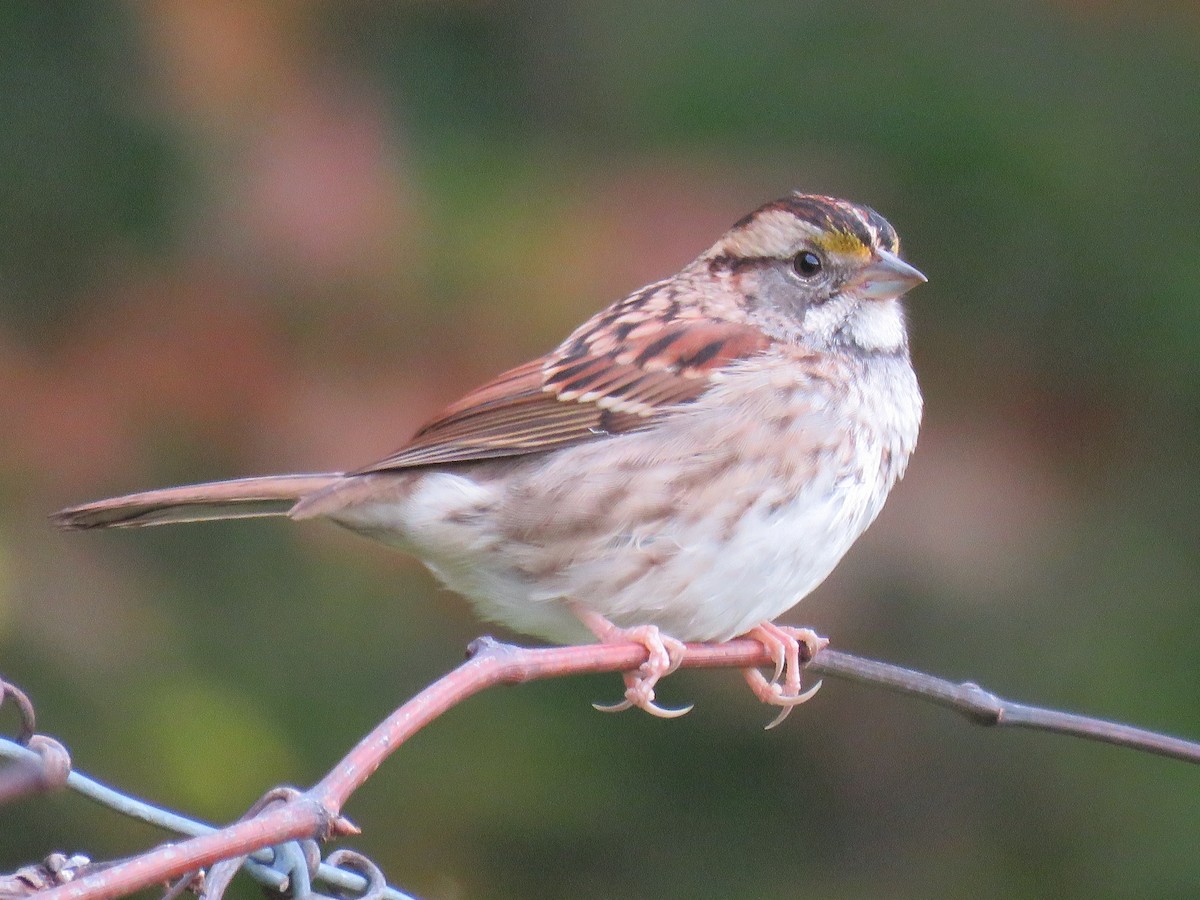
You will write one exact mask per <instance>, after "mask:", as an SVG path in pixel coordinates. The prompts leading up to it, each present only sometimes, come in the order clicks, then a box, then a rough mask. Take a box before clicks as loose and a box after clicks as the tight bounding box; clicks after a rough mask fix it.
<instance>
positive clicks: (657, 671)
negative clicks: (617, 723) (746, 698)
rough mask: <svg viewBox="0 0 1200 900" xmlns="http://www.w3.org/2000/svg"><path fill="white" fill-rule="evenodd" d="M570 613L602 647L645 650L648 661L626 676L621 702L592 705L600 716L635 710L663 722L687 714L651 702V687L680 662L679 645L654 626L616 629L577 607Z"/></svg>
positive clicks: (672, 670) (652, 690)
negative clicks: (627, 644) (626, 645)
mask: <svg viewBox="0 0 1200 900" xmlns="http://www.w3.org/2000/svg"><path fill="white" fill-rule="evenodd" d="M572 610H573V611H574V613H575V615H577V616H578V617H579V620H580V621H581V622H583V624H584V625H586V626H587V629H588V630H589V631H590V632H591V633H592V634H594V635H595V636H596V637H597V638H599V640H600V642H601V643H604V644H618V643H625V642H629V641H634V642H637V643H639V644H641V645H642V646H643V647H645V648H646V651H647V653H648V654H649V657H648V658H647V659H646V661H645V662H644V663H642V665H641V666H640V667H639V668H638V670H637V671H636V672H626V673H624V675H623V676H622V677H623V678H624V679H625V699H624V700H622V701H621V702H620V703H614V704H613V705H611V706H604V705H602V704H599V703H593V704H592V705H593V706H595V707H596V709H598V710H600V711H601V712H620V711H621V710H625V709H630V708H632V707H635V706H636V707H637V708H638V709H642V710H645V711H646V712H648V713H650V715H652V716H658V717H659V718H663V719H674V718H676V717H677V716H682V715H684V714H685V713H688V712H691V709H692V707H691V706H685V707H683V708H682V709H666V708H664V707H662V706H659V705H657V704H656V703H655V702H654V685H655V684H657V683H658V680H659V679H660V678H662V677H663V676H664V675H670V674H671V673H672V672H674V671H675V670H676V669H678V668H679V664H680V663H681V662H683V654H684V649H685V648H684V645H683V642H682V641H677V640H675V638H672V637H667V636H666V635H665V634H663V633H662V632H660V631H659V630H658V627H657V626H655V625H638V626H635V627H633V628H620V627H618V626H616V625H614V624H613V623H612V622H610V621H608V619H606V618H604V616H602V615H600V614H599V613H595V612H592V611H591V610H589V609H584V608H583V607H582V606H579V605H578V604H572Z"/></svg>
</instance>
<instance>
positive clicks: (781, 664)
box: [744, 622, 829, 730]
mask: <svg viewBox="0 0 1200 900" xmlns="http://www.w3.org/2000/svg"><path fill="white" fill-rule="evenodd" d="M747 636H748V637H752V638H754V639H755V640H757V641H758V642H759V643H761V644H762V645H763V647H764V648H766V650H767V652H769V653H770V654H771V657H772V658H773V659H774V661H775V675H774V677H772V678H771V679H770V680H768V679H767V678H766V676H764V675H763V673H762V672H760V671H759V670H758V669H754V668H751V669H746V670H744V675H745V677H746V681H747V683H748V684H749V685H750V690H751V691H753V692H754V696H756V697H757V698H758V699H759V700H760V701H762V702H763V703H767V704H769V705H771V706H780V707H783V708H782V709H781V710H780V712H779V715H777V716H776V717H775V718H774V719H772V720H771V722H770V724H768V725H767V729H768V730H769V729H771V728H774V727H775V726H776V725H778V724H779V723H780V722H782V721H783V720H784V719H786V718H787V717H788V714H789V713H790V712H791V711H792V709H793V708H794V707H797V706H799V705H800V704H801V703H805V702H807V701H808V700H810V699H812V696H813V694H815V693H816V692H817V690H818V689H819V688H820V687H821V682H819V681H818V682H817V683H816V684H815V685H813V686H812V687H811V688H809V689H808V690H806V691H801V690H800V676H801V672H802V670H803V663H801V661H800V645H801V644H804V647H805V651H806V653H805V655H806V657H807V659H806V662H807V661H810V660H812V658H813V657H814V656H816V655H817V653H819V652H820V651H821V650H823V649H824V648H825V647H826V646H827V645H828V644H829V641H828V640H827V639H826V638H823V637H821V636H820V635H818V634H817V633H816V632H814V631H812V630H811V629H808V628H788V627H784V626H780V625H775V624H773V623H771V622H764V623H763V624H761V625H759V626H757V627H755V628H753V629H751V630H750V631H749V632H748V633H747ZM781 678H782V680H783V683H782V684H780V679H781Z"/></svg>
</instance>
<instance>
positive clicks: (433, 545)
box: [54, 194, 925, 714]
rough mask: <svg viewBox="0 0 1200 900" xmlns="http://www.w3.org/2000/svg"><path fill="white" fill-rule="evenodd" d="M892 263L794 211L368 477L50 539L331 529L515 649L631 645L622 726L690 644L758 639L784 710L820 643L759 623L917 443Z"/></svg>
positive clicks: (156, 502)
mask: <svg viewBox="0 0 1200 900" xmlns="http://www.w3.org/2000/svg"><path fill="white" fill-rule="evenodd" d="M898 249H899V248H898V241H897V237H896V232H895V231H894V230H893V229H892V227H891V225H889V224H888V223H887V221H885V220H884V219H883V218H882V217H881V216H880V215H879V214H878V213H876V212H874V211H873V210H871V209H868V208H866V207H863V206H858V205H855V204H852V203H848V202H846V201H844V200H837V199H834V198H831V197H822V196H814V195H805V194H792V195H790V196H788V197H784V198H783V199H781V200H777V201H775V202H773V203H769V204H767V205H766V206H763V207H761V208H760V209H758V210H756V211H755V212H753V213H751V214H750V215H748V216H746V217H745V218H744V219H742V220H741V221H739V222H738V223H737V224H736V225H734V226H733V228H731V229H730V230H729V231H728V232H727V233H726V234H725V235H723V236H722V237H721V239H720V240H718V241H717V242H716V243H715V244H714V245H713V246H712V247H711V248H710V249H709V250H707V251H706V252H705V253H703V254H702V255H701V256H700V257H699V258H697V259H696V260H695V261H694V262H692V263H690V264H689V265H687V266H686V267H684V269H683V270H682V271H680V272H679V273H678V274H676V275H673V276H672V277H670V278H667V279H665V280H663V281H659V282H656V283H654V284H651V285H648V286H647V287H644V288H642V289H641V290H639V291H636V292H635V293H633V294H631V295H630V296H629V297H627V298H625V299H624V300H621V301H620V302H618V303H616V304H614V305H613V306H610V307H609V308H608V309H606V310H604V311H602V312H600V313H598V314H596V315H595V316H593V317H592V318H591V319H590V320H589V321H587V322H586V323H584V324H583V325H582V326H580V327H579V328H578V329H577V330H576V331H575V332H574V333H573V334H572V335H571V336H570V337H568V338H567V339H566V341H564V342H563V343H562V344H561V345H559V346H558V347H557V348H556V349H555V350H553V351H551V352H550V353H548V354H546V355H545V356H542V357H540V358H538V359H534V360H532V361H530V362H527V363H525V364H524V365H521V366H518V367H516V368H515V369H511V370H510V371H508V372H506V373H504V374H503V375H500V376H499V377H497V378H496V379H494V380H493V381H491V382H489V383H487V384H485V385H483V386H482V387H480V388H477V389H476V390H474V391H471V392H470V393H469V394H467V395H466V396H465V397H463V398H462V399H461V400H459V401H457V402H456V403H453V404H451V405H450V406H449V407H448V408H447V409H446V410H445V411H444V412H443V413H442V414H441V415H440V416H438V417H437V418H435V419H434V420H433V421H432V422H430V423H429V424H427V425H426V426H425V427H423V428H422V429H421V430H420V431H418V432H417V433H416V434H415V435H414V436H413V437H412V438H411V439H410V440H409V442H408V443H407V444H405V445H404V446H403V447H401V448H400V449H399V450H398V451H397V452H395V453H394V454H392V455H391V456H389V457H387V458H386V459H384V460H382V461H380V462H378V463H375V464H373V465H370V466H367V467H365V468H362V469H359V470H357V471H354V472H348V473H328V474H317V475H279V476H266V477H261V478H244V479H239V480H235V481H222V482H215V483H210V484H201V485H194V486H185V487H174V488H166V489H162V490H154V491H148V492H146V493H141V494H132V495H129V496H125V497H117V498H114V499H110V500H102V501H99V502H96V503H89V504H85V505H82V506H76V507H72V508H70V509H66V510H63V511H61V512H59V513H57V514H56V515H55V517H54V519H55V521H56V522H57V523H58V524H59V525H61V526H63V527H66V528H95V527H106V526H135V525H155V524H160V523H166V522H185V521H194V520H201V519H222V518H242V517H251V516H264V515H287V516H290V517H291V518H293V519H312V518H325V519H331V520H332V521H334V522H337V523H338V524H340V525H343V526H345V527H347V528H350V529H352V530H354V531H357V532H360V533H362V534H365V535H368V536H370V537H373V538H376V539H378V540H382V541H385V542H387V543H389V544H394V545H396V546H399V547H401V548H403V549H404V550H406V551H408V552H410V553H412V554H414V555H416V556H417V557H419V558H420V559H421V560H423V561H424V562H425V564H426V565H427V566H428V567H429V568H430V569H431V570H433V572H434V573H435V574H436V575H437V576H438V578H440V579H441V580H442V581H443V582H445V583H446V584H447V585H448V586H449V587H451V588H452V589H454V590H456V591H458V592H460V593H462V594H464V595H466V596H467V597H468V598H469V599H470V600H471V601H472V602H473V603H474V605H475V607H476V608H477V609H478V611H479V612H480V613H481V614H482V615H483V616H485V617H486V618H489V619H494V620H497V621H499V622H502V623H504V624H506V625H508V626H509V627H511V628H513V629H515V630H517V631H521V632H526V633H529V634H534V635H538V636H541V637H545V638H548V639H550V640H554V641H562V642H570V641H576V640H578V639H580V638H584V637H587V636H588V634H589V632H590V633H591V634H592V635H596V636H598V637H599V638H601V639H602V640H630V639H633V640H638V641H641V642H642V643H644V644H645V645H646V646H647V648H648V650H649V660H648V662H647V663H646V664H645V665H644V666H643V667H642V669H641V670H639V671H638V672H637V673H632V674H630V675H628V676H626V684H627V690H626V700H625V702H624V703H623V704H621V705H620V706H621V707H625V706H629V705H635V706H639V707H641V708H643V709H646V710H648V711H651V712H655V713H659V714H669V713H671V712H672V711H667V710H662V709H661V708H660V707H657V706H655V705H654V702H653V701H654V690H653V688H654V684H655V682H656V681H657V679H658V678H659V677H660V676H661V675H662V674H664V673H665V672H667V671H670V669H671V668H673V666H674V665H677V664H678V660H679V658H680V654H681V653H682V652H683V646H682V644H681V643H680V642H681V641H721V640H726V639H728V638H731V637H734V636H736V635H740V634H751V635H753V636H755V637H758V638H759V639H761V640H763V641H764V643H766V644H767V646H768V647H769V649H771V650H772V652H773V653H774V654H775V656H776V658H777V660H778V661H779V670H778V671H777V672H776V677H775V679H773V680H772V681H770V682H768V681H767V680H766V679H765V678H764V677H763V676H762V675H761V674H760V673H759V672H758V671H757V670H750V671H749V672H748V673H747V677H748V680H749V681H750V683H751V686H752V687H754V689H755V692H756V694H757V695H758V696H759V697H760V699H762V700H764V701H765V702H768V703H774V704H777V705H780V706H783V707H784V712H786V710H787V709H788V708H790V706H791V705H793V704H795V703H797V702H800V701H801V700H803V699H804V698H805V697H806V695H805V694H802V693H801V692H800V660H799V648H798V644H797V637H798V636H799V637H800V639H802V640H806V641H809V642H810V643H811V642H812V641H814V640H818V639H816V638H815V636H812V634H811V632H807V633H800V634H797V633H795V632H789V631H785V630H784V629H781V628H779V627H778V626H775V625H772V624H771V620H772V619H774V618H775V617H776V616H778V615H780V614H781V613H783V612H784V611H786V610H787V609H789V608H791V607H792V606H793V605H794V604H796V603H797V602H798V601H799V600H800V599H801V598H802V597H804V596H805V595H806V594H808V593H809V592H810V591H811V590H813V588H815V587H816V586H817V585H818V584H820V583H821V582H822V581H823V580H824V579H825V577H826V576H827V575H828V574H829V573H830V571H832V569H833V567H834V566H835V565H836V564H837V563H838V561H839V560H840V559H841V558H842V556H843V555H844V554H845V553H846V551H847V550H848V549H849V548H850V545H851V544H853V543H854V541H855V540H856V539H857V538H858V536H859V535H860V534H862V532H863V530H864V529H865V528H866V527H867V526H868V525H869V524H870V523H871V521H872V520H873V519H874V518H875V516H876V515H877V514H878V512H879V510H880V508H881V507H882V505H883V502H884V499H885V498H886V497H887V494H888V491H889V490H890V489H891V487H892V485H893V484H895V482H896V480H897V479H898V478H900V476H901V475H902V474H903V472H904V469H905V466H906V464H907V463H908V459H909V455H910V454H911V453H912V451H913V448H914V446H915V444H916V440H917V430H918V427H919V425H920V420H921V394H920V391H919V390H918V387H917V380H916V376H915V374H914V372H913V369H912V365H911V363H910V360H909V353H908V339H907V334H906V331H905V324H904V315H903V310H902V309H901V305H900V299H899V298H900V297H901V296H902V295H903V294H904V293H905V292H906V291H908V290H909V289H910V288H912V287H913V286H914V285H917V284H919V283H921V282H922V281H924V280H925V278H924V276H922V275H921V273H920V272H918V271H917V270H916V269H914V268H913V267H912V266H910V265H908V264H907V263H905V262H903V261H901V259H900V258H899V256H898V255H897V254H898ZM809 649H810V651H812V650H813V649H814V648H813V647H812V646H810V648H809ZM781 673H782V678H783V681H782V684H780V683H779V681H780V675H781Z"/></svg>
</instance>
